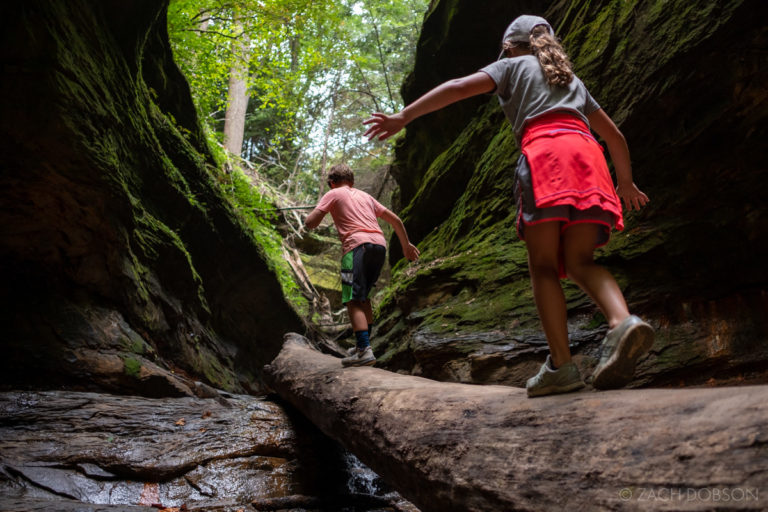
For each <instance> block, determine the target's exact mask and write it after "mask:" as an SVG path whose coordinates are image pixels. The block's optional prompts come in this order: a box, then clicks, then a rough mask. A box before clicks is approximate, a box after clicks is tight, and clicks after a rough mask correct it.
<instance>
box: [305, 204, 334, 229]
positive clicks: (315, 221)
mask: <svg viewBox="0 0 768 512" xmlns="http://www.w3.org/2000/svg"><path fill="white" fill-rule="evenodd" d="M326 213H328V212H324V211H323V210H319V209H317V208H315V209H314V210H312V212H311V213H310V214H309V215H307V218H306V219H304V227H305V228H307V229H315V228H316V227H317V226H319V225H320V222H322V220H323V217H325V214H326Z"/></svg>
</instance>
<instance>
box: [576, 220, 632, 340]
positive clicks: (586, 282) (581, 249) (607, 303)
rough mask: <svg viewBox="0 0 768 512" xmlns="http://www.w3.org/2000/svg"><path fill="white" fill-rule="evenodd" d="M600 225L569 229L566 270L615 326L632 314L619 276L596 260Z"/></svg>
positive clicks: (612, 326) (611, 325)
mask: <svg viewBox="0 0 768 512" xmlns="http://www.w3.org/2000/svg"><path fill="white" fill-rule="evenodd" d="M598 229H600V226H598V225H597V224H591V223H581V224H574V225H572V226H570V227H568V228H567V229H566V230H565V233H564V234H563V249H564V252H565V270H566V272H567V273H568V277H569V278H570V279H571V280H573V281H574V282H575V283H576V284H577V285H579V287H580V288H581V289H582V290H584V291H585V292H586V293H587V295H589V296H590V297H591V298H592V300H593V301H595V303H596V304H597V305H598V307H599V308H600V310H601V311H602V312H603V314H604V315H605V318H606V319H607V320H608V326H609V328H611V329H612V328H614V327H616V326H617V325H618V324H620V323H621V322H622V321H623V320H624V319H625V318H627V317H628V316H629V310H628V308H627V303H626V301H625V300H624V295H623V294H622V293H621V289H620V288H619V285H618V284H616V280H615V279H614V278H613V276H612V275H611V274H610V273H609V272H608V271H607V270H605V269H604V268H603V267H601V266H599V265H597V264H596V263H595V261H594V258H593V253H594V248H595V240H596V239H597V230H598Z"/></svg>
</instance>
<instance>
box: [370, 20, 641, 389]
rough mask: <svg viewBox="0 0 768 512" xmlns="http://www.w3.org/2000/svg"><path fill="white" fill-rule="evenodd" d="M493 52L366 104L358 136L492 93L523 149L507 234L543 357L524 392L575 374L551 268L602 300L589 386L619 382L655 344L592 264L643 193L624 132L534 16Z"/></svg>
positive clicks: (565, 381) (515, 25)
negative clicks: (389, 103) (482, 62)
mask: <svg viewBox="0 0 768 512" xmlns="http://www.w3.org/2000/svg"><path fill="white" fill-rule="evenodd" d="M502 46H503V49H502V53H501V55H500V56H499V60H497V61H496V62H494V63H493V64H490V65H488V66H486V67H484V68H482V69H481V70H480V71H478V72H477V73H474V74H472V75H469V76H465V77H463V78H458V79H454V80H449V81H447V82H445V83H443V84H441V85H439V86H437V87H435V88H434V89H432V90H431V91H429V92H428V93H426V94H425V95H424V96H422V97H420V98H419V99H417V100H416V101H415V102H413V103H412V104H410V105H408V106H407V107H406V108H404V109H403V110H402V111H400V112H398V113H396V114H392V115H386V114H382V113H375V114H373V115H372V116H371V118H370V119H368V120H366V121H365V122H364V124H369V125H370V127H369V128H368V129H367V130H366V132H365V135H366V136H368V137H369V139H371V138H373V137H377V136H378V138H379V139H380V140H383V139H386V138H388V137H391V136H392V135H394V134H395V133H397V132H398V131H400V130H401V129H403V127H405V125H407V124H408V123H409V122H410V121H412V120H413V119H415V118H417V117H419V116H422V115H424V114H427V113H429V112H433V111H435V110H438V109H440V108H442V107H445V106H446V105H450V104H451V103H454V102H457V101H459V100H462V99H464V98H468V97H471V96H475V95H478V94H487V93H494V94H496V95H498V97H499V103H500V104H501V107H502V109H503V110H504V113H505V115H506V117H507V119H508V120H509V122H510V123H512V127H513V129H514V132H515V136H516V138H517V142H518V146H519V147H521V153H522V155H521V156H520V160H519V161H518V165H517V171H516V179H517V185H516V187H515V189H516V196H517V197H516V198H517V206H518V208H517V231H518V234H519V236H520V238H521V239H523V240H524V241H525V243H526V247H527V249H528V267H529V270H530V275H531V284H532V286H533V295H534V300H535V301H536V308H537V310H538V312H539V317H540V319H541V323H542V326H543V329H544V334H545V335H546V337H547V343H548V345H549V349H550V355H548V356H547V360H546V362H545V363H544V364H543V365H542V367H541V370H539V373H538V374H537V375H535V376H534V377H532V378H530V379H528V382H527V384H526V389H527V391H528V396H541V395H548V394H553V393H565V392H568V391H574V390H576V389H579V388H582V387H583V386H584V382H583V381H582V379H581V376H580V375H579V371H578V369H577V367H576V365H575V364H574V363H573V362H572V361H571V354H570V350H569V347H568V327H567V324H566V320H567V311H566V304H565V296H564V294H563V290H562V287H561V285H560V278H561V277H566V276H567V277H569V278H570V279H572V280H573V281H574V282H576V283H577V284H578V285H579V287H581V289H582V290H584V291H585V292H586V293H587V294H588V295H589V296H590V297H591V298H592V299H593V300H594V301H595V302H596V303H597V305H598V306H599V307H600V309H601V310H602V312H603V314H604V315H605V317H606V319H607V320H608V324H609V331H608V334H607V335H606V338H605V340H604V341H603V347H602V355H601V359H600V362H599V364H598V366H597V368H596V369H595V372H594V374H593V385H594V386H595V387H596V388H599V389H610V388H617V387H621V386H624V385H625V384H627V383H628V382H629V381H630V380H631V379H632V375H633V373H634V367H635V362H636V361H637V359H638V358H639V357H640V356H641V355H643V354H644V353H646V352H647V351H648V350H649V349H650V346H651V344H652V343H653V329H652V328H651V327H650V326H649V325H648V324H647V323H645V322H643V321H642V320H640V319H639V318H638V317H636V316H634V315H630V314H629V310H628V308H627V304H626V302H625V300H624V296H623V295H622V293H621V290H620V289H619V287H618V285H617V284H616V281H615V280H614V279H613V276H611V274H609V273H608V272H607V271H606V270H605V269H603V268H602V267H599V266H598V265H596V264H595V263H594V260H593V251H594V249H595V247H598V246H600V245H603V244H605V243H606V242H607V241H608V237H609V234H610V230H611V227H612V226H615V227H616V228H617V229H619V230H621V229H623V227H624V222H623V218H622V212H621V202H620V200H619V198H621V199H622V200H623V201H624V204H625V206H626V207H627V208H629V209H630V210H633V209H638V210H639V209H640V207H642V206H644V205H645V204H646V203H647V202H648V196H646V195H645V194H644V193H643V192H641V191H640V190H639V189H638V188H637V187H636V186H635V184H634V183H633V181H632V168H631V165H630V159H629V149H628V147H627V143H626V140H625V139H624V136H623V135H622V133H621V132H620V131H619V129H618V128H617V127H616V125H615V124H614V123H613V121H612V120H611V119H610V118H609V117H608V115H607V114H606V113H605V112H604V111H603V110H602V109H601V108H600V106H599V105H598V104H597V102H596V101H595V100H594V99H593V98H592V96H590V94H589V92H588V91H587V89H586V87H585V86H584V84H583V83H582V82H581V80H579V79H578V78H577V77H576V76H575V75H574V74H573V71H572V69H571V63H570V61H569V60H568V57H567V55H566V54H565V52H564V51H563V49H562V47H561V46H560V44H559V43H558V41H557V40H556V39H555V37H554V32H553V30H552V27H551V26H550V25H549V23H548V22H547V21H546V20H545V19H544V18H541V17H538V16H529V15H524V16H520V17H518V18H517V19H515V20H514V21H513V22H512V23H511V24H510V25H509V27H508V28H507V30H506V32H505V33H504V37H503V38H502ZM590 126H591V128H592V129H593V130H594V131H595V132H597V134H598V135H600V136H601V137H602V138H603V139H604V140H605V142H606V145H607V146H608V151H609V152H610V154H611V158H612V159H613V163H614V166H615V170H616V177H617V182H618V186H617V187H616V189H615V190H614V188H613V182H612V180H611V176H610V174H609V171H608V166H607V164H606V161H605V158H604V156H603V154H602V148H601V146H600V145H599V144H598V143H597V141H596V140H595V139H594V138H593V137H592V134H591V132H590Z"/></svg>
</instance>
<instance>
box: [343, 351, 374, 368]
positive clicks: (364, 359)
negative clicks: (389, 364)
mask: <svg viewBox="0 0 768 512" xmlns="http://www.w3.org/2000/svg"><path fill="white" fill-rule="evenodd" d="M375 362H376V356H374V355H373V350H372V349H371V347H365V348H364V349H362V350H359V349H357V348H356V349H355V351H354V352H353V353H352V355H351V356H349V357H345V358H344V359H342V360H341V365H342V366H370V365H372V364H374V363H375Z"/></svg>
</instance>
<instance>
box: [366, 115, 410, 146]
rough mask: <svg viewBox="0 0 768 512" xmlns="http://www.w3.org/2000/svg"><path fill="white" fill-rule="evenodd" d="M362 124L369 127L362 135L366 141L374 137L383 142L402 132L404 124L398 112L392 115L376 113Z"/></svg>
mask: <svg viewBox="0 0 768 512" xmlns="http://www.w3.org/2000/svg"><path fill="white" fill-rule="evenodd" d="M363 124H370V125H371V126H369V127H368V129H367V130H366V131H365V133H364V134H363V135H364V136H365V137H368V140H371V139H373V138H374V137H376V136H378V137H379V140H384V139H387V138H389V137H391V136H393V135H394V134H396V133H397V132H399V131H400V130H402V129H403V127H404V126H405V124H406V123H405V119H404V118H403V115H402V114H400V113H399V112H398V113H397V114H392V115H387V114H382V113H381V112H376V113H375V114H371V117H369V118H368V119H366V120H365V121H363Z"/></svg>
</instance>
